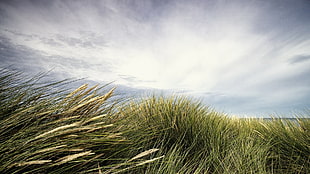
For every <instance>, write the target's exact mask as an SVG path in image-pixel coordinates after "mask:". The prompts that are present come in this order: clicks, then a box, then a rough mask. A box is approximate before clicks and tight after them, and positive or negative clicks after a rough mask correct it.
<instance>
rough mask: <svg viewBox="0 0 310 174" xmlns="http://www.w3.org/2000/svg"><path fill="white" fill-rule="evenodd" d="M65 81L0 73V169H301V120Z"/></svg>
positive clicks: (308, 147)
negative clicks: (132, 96)
mask: <svg viewBox="0 0 310 174" xmlns="http://www.w3.org/2000/svg"><path fill="white" fill-rule="evenodd" d="M68 83H69V81H61V82H49V83H44V82H43V81H42V76H41V75H39V76H36V77H33V78H28V79H27V78H24V76H23V75H22V74H20V73H16V72H11V71H7V70H5V69H3V70H1V77H0V85H1V86H0V99H1V101H0V173H99V174H100V173H158V174H162V173H168V174H169V173H171V174H175V173H180V174H181V173H184V174H187V173H218V174H222V173H227V174H231V173H236V174H237V173H262V174H264V173H266V174H267V173H300V174H306V173H308V172H309V171H310V170H309V169H310V159H309V156H310V136H309V135H310V134H309V130H310V121H309V119H299V120H298V121H289V120H282V119H273V120H270V121H266V120H263V119H240V118H231V117H229V116H227V115H225V114H223V113H218V112H216V111H214V110H211V109H209V108H208V107H206V106H204V105H202V104H200V103H199V102H195V101H192V100H189V99H187V98H184V97H178V96H174V97H163V96H153V97H149V98H146V99H141V100H128V99H127V100H125V99H119V97H118V99H116V98H115V97H114V95H113V93H114V90H115V88H111V89H108V86H104V87H98V86H93V87H88V85H86V84H85V85H82V86H80V87H79V88H77V89H76V90H74V91H71V92H70V91H69V90H68V89H66V85H67V84H68ZM307 117H308V118H309V115H308V116H306V118H307Z"/></svg>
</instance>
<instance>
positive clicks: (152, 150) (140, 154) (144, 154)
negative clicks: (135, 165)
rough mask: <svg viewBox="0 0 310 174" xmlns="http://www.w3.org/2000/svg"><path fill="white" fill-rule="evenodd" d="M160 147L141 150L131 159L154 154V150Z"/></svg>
mask: <svg viewBox="0 0 310 174" xmlns="http://www.w3.org/2000/svg"><path fill="white" fill-rule="evenodd" d="M158 150H159V149H150V150H147V151H144V152H141V153H139V154H138V155H136V156H134V157H133V158H131V159H130V160H129V161H133V160H136V159H138V158H142V157H144V156H146V155H149V154H152V153H154V152H157V151H158Z"/></svg>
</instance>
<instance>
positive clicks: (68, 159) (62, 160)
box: [53, 150, 95, 165]
mask: <svg viewBox="0 0 310 174" xmlns="http://www.w3.org/2000/svg"><path fill="white" fill-rule="evenodd" d="M93 154H95V153H92V152H91V150H90V151H86V152H81V153H77V154H74V155H68V156H65V157H62V158H60V159H58V160H57V161H56V162H57V163H55V164H53V165H61V164H64V163H67V162H69V161H72V160H74V159H76V158H79V157H82V156H87V155H93Z"/></svg>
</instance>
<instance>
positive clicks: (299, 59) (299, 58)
mask: <svg viewBox="0 0 310 174" xmlns="http://www.w3.org/2000/svg"><path fill="white" fill-rule="evenodd" d="M309 60H310V55H298V56H294V57H292V58H291V59H290V61H289V63H291V64H295V63H303V62H305V61H309Z"/></svg>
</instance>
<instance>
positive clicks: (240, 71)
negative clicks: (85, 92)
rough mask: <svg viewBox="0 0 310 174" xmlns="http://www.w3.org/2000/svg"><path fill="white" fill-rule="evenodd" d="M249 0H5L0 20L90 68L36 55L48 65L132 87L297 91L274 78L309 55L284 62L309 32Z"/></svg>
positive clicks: (267, 93) (301, 48)
mask: <svg viewBox="0 0 310 174" xmlns="http://www.w3.org/2000/svg"><path fill="white" fill-rule="evenodd" d="M151 2H152V3H151ZM257 2H258V1H257ZM154 4H155V5H154ZM253 4H255V3H253ZM253 4H251V3H246V5H244V3H238V2H237V3H232V2H231V3H224V2H221V1H218V2H214V3H213V1H208V2H206V3H205V4H203V3H201V4H198V3H197V4H192V3H190V1H189V2H182V3H167V4H166V5H165V4H156V1H154V2H153V1H149V2H145V3H140V4H139V3H138V4H135V3H132V4H131V3H125V2H124V3H118V2H116V1H98V2H92V3H86V1H72V2H71V3H64V2H62V1H53V2H50V4H48V5H44V3H43V5H42V4H41V5H37V4H31V3H27V2H24V3H23V4H15V5H14V4H13V5H5V4H2V5H1V7H2V8H1V9H2V10H4V11H5V12H6V15H7V16H8V18H7V19H6V20H3V22H2V23H3V25H2V27H0V29H1V35H3V36H6V37H8V38H11V40H12V42H14V43H15V44H21V45H24V46H27V47H29V48H31V49H33V50H37V51H40V52H42V53H44V54H46V56H60V57H70V58H71V59H72V61H75V62H79V61H83V62H88V64H89V68H85V67H84V68H78V67H77V66H74V65H72V66H69V65H68V64H62V63H61V62H48V61H47V62H42V66H46V68H47V69H49V68H51V66H54V67H55V66H56V67H57V66H59V67H61V69H62V71H66V72H67V73H69V74H71V75H73V76H78V77H81V76H84V77H85V76H86V77H88V78H89V79H91V80H95V81H114V80H115V81H116V83H119V84H123V85H129V86H131V87H147V88H159V89H174V90H189V91H191V93H198V94H197V95H201V94H202V93H205V92H212V93H219V94H222V95H223V96H226V97H228V98H234V97H241V98H251V99H253V98H256V99H257V101H259V102H262V101H263V102H265V103H277V102H279V103H281V101H282V100H290V99H294V100H298V98H300V96H301V95H302V94H305V93H306V94H308V93H309V88H307V87H304V86H292V85H291V86H287V87H285V86H277V85H276V84H274V83H271V82H275V81H281V80H283V79H284V80H285V79H286V78H288V77H294V76H296V77H298V75H299V74H303V73H304V72H306V70H307V69H309V68H308V67H309V61H304V62H303V63H299V64H291V63H290V62H292V60H291V59H292V58H293V57H296V56H300V55H310V52H309V50H310V40H309V39H307V37H304V36H310V35H309V32H306V30H304V29H301V27H300V26H299V27H296V28H292V32H291V33H290V32H289V33H287V32H284V31H282V29H281V27H279V26H277V24H276V23H275V24H272V25H271V26H272V27H270V26H269V25H270V23H272V22H277V21H276V20H280V19H282V18H280V17H285V15H286V14H285V13H283V12H281V13H280V12H279V11H278V10H277V9H275V12H270V11H268V8H267V7H264V6H258V5H259V3H256V5H257V6H255V5H253ZM156 5H158V6H156ZM265 5H266V4H265ZM155 7H156V8H155ZM266 9H267V10H266ZM267 12H268V13H267ZM278 12H279V13H278ZM151 14H152V15H151ZM273 14H276V15H274V18H273V17H272V16H273ZM281 15H282V16H281ZM279 16H280V17H279ZM289 22H291V23H292V25H295V24H296V25H297V24H298V23H296V22H295V21H289ZM294 22H295V23H294ZM281 25H284V24H281ZM285 25H286V24H285ZM304 26H305V27H308V28H309V26H310V25H309V23H307V24H304ZM257 28H261V30H264V32H260V30H259V29H257ZM5 29H8V30H5ZM12 31H13V32H12ZM17 33H20V34H17ZM26 35H27V37H26ZM38 62H40V61H38ZM95 65H96V66H95ZM100 65H102V68H101V66H100ZM106 67H109V69H107V68H106ZM269 89H273V90H269ZM296 93H298V95H296ZM254 104H257V103H255V102H254ZM260 104H262V103H260Z"/></svg>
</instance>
